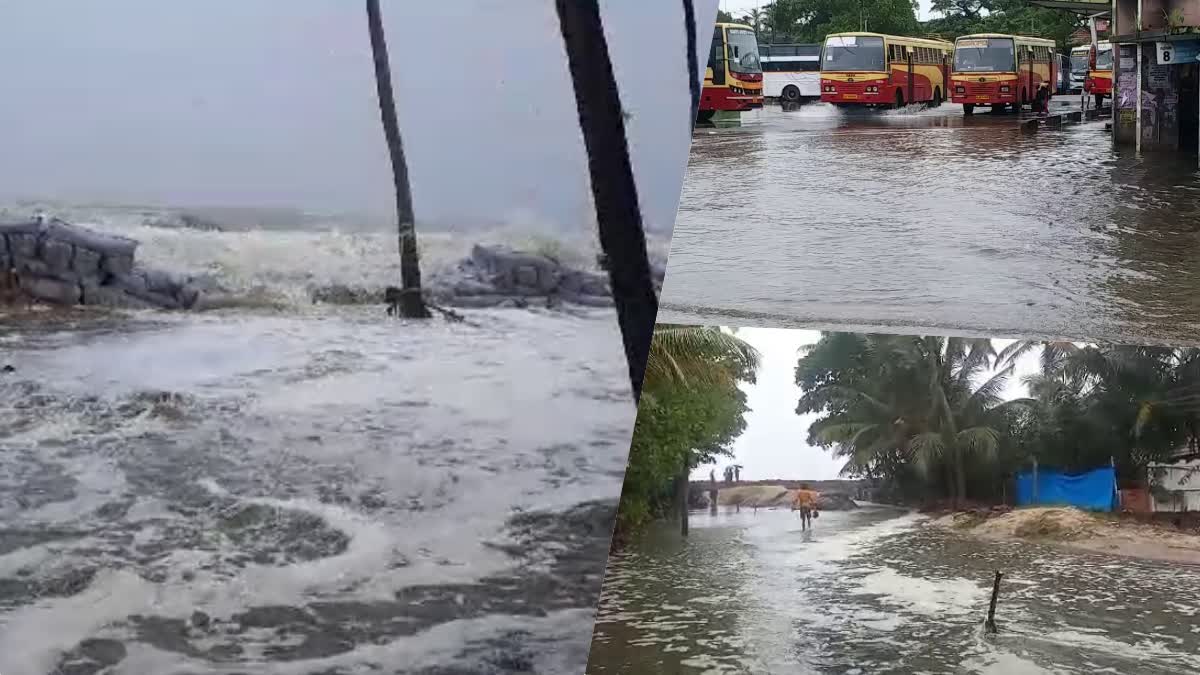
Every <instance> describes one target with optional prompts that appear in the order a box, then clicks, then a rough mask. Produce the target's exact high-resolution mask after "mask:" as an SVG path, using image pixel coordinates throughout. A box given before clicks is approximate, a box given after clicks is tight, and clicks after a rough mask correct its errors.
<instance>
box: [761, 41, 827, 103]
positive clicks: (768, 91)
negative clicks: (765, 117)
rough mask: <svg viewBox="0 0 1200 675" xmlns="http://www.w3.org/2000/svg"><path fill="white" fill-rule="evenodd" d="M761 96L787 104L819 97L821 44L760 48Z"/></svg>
mask: <svg viewBox="0 0 1200 675" xmlns="http://www.w3.org/2000/svg"><path fill="white" fill-rule="evenodd" d="M758 51H759V52H760V54H761V55H762V70H763V97H764V98H777V99H779V100H781V101H787V102H788V103H799V102H801V101H805V100H812V99H819V98H821V45H819V44H808V45H799V44H797V45H760V46H759V48H758Z"/></svg>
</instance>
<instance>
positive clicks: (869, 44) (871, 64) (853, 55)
mask: <svg viewBox="0 0 1200 675" xmlns="http://www.w3.org/2000/svg"><path fill="white" fill-rule="evenodd" d="M885 63H886V62H885V61H884V58H883V38H881V37H872V36H866V37H863V36H835V37H830V38H828V39H826V40H825V49H824V51H823V52H822V54H821V70H829V71H851V72H854V71H859V72H863V71H866V72H871V71H874V72H879V71H883V70H887V66H886V65H885Z"/></svg>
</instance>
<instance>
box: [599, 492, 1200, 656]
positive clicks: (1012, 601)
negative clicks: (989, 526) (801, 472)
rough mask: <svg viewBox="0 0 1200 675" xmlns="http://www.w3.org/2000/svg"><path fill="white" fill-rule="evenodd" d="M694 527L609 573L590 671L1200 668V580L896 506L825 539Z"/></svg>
mask: <svg viewBox="0 0 1200 675" xmlns="http://www.w3.org/2000/svg"><path fill="white" fill-rule="evenodd" d="M691 524H692V531H691V535H690V536H689V537H688V539H687V541H686V542H685V541H681V538H680V536H679V534H678V531H677V527H672V526H671V525H670V524H662V525H661V528H660V529H658V530H655V531H653V532H651V533H649V534H648V535H647V536H646V537H645V538H644V539H643V540H642V541H641V542H640V543H638V544H637V545H636V546H634V547H633V548H632V549H630V550H627V551H625V552H623V553H620V554H616V555H614V556H613V558H612V559H611V560H610V562H609V566H608V572H607V574H606V575H605V579H604V588H603V591H602V593H601V600H600V608H599V612H598V614H597V623H596V635H595V638H594V641H593V643H592V652H591V656H590V659H589V666H588V672H589V673H592V674H596V675H598V674H600V673H609V674H613V673H631V674H632V673H647V672H663V673H680V674H683V673H696V674H700V673H705V674H717V673H779V674H785V673H855V674H859V675H866V674H869V673H894V674H896V675H901V674H904V675H911V674H914V673H928V674H934V673H946V674H951V673H973V674H986V675H1009V674H1023V673H1028V674H1039V675H1042V674H1048V673H1054V674H1059V673H1081V674H1082V673H1087V674H1091V673H1114V674H1117V673H1119V674H1121V675H1143V674H1144V675H1151V674H1163V673H1173V674H1179V675H1183V674H1185V673H1195V672H1197V671H1198V670H1200V626H1197V625H1196V621H1195V619H1196V616H1197V615H1198V613H1200V572H1198V570H1197V568H1195V567H1188V566H1173V565H1168V564H1162V563H1154V562H1143V561H1136V560H1128V559H1122V558H1115V557H1110V556H1105V555H1098V554H1081V553H1072V552H1065V551H1062V550H1059V549H1052V548H1049V547H1045V546H1040V545H1034V544H1028V543H999V542H983V541H979V540H975V539H971V538H968V537H966V536H963V535H961V534H958V533H955V532H950V531H946V530H942V529H939V528H936V527H934V526H932V525H930V524H928V522H927V521H926V519H925V518H923V517H920V516H916V515H913V514H908V513H905V512H903V511H899V510H896V509H892V508H888V507H872V506H868V507H865V508H862V509H859V510H856V511H850V512H833V511H825V512H822V513H821V517H820V519H819V520H817V521H816V522H815V527H814V528H813V532H812V533H803V532H801V530H800V523H799V520H798V519H797V517H796V515H795V514H793V513H791V512H789V511H785V510H778V511H762V510H760V511H759V512H758V513H757V514H755V513H753V512H751V511H742V512H741V513H733V512H728V513H721V514H719V515H717V516H710V515H708V514H707V513H703V512H699V513H694V514H693V515H692V520H691ZM996 570H1000V571H1002V572H1003V573H1004V577H1003V580H1002V583H1001V593H1000V598H999V603H998V607H997V611H996V622H997V624H998V625H999V627H1000V632H999V634H997V635H988V634H986V633H985V631H984V627H983V623H984V619H985V617H986V614H987V607H988V600H989V596H990V593H991V586H992V579H993V573H994V571H996Z"/></svg>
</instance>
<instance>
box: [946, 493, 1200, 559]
mask: <svg viewBox="0 0 1200 675" xmlns="http://www.w3.org/2000/svg"><path fill="white" fill-rule="evenodd" d="M933 522H934V524H935V525H937V526H939V527H945V528H950V529H954V530H957V531H960V532H967V533H969V534H971V535H974V536H978V537H981V538H984V539H990V540H1007V541H1012V540H1024V541H1035V542H1039V543H1045V544H1052V545H1057V546H1065V547H1068V548H1072V549H1077V550H1082V551H1091V552H1094V553H1108V554H1112V555H1119V556H1128V557H1132V558H1141V559H1144V560H1162V561H1166V562H1178V563H1189V564H1194V565H1200V536H1197V535H1195V534H1189V533H1186V532H1181V531H1179V530H1176V529H1172V528H1168V527H1161V526H1158V525H1152V524H1149V523H1143V522H1139V521H1137V520H1134V519H1132V518H1127V517H1122V516H1118V515H1113V514H1096V513H1088V512H1086V511H1081V510H1079V509H1076V508H1071V507H1034V508H1023V509H1016V510H1013V511H1009V512H1007V513H1002V514H998V515H990V514H980V513H975V512H962V513H952V514H948V515H944V516H941V517H940V518H936V519H935V520H934V521H933Z"/></svg>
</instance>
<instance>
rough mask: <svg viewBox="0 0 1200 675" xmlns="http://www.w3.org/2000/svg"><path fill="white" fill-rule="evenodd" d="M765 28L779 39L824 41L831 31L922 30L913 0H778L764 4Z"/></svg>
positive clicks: (908, 32) (899, 32)
mask: <svg viewBox="0 0 1200 675" xmlns="http://www.w3.org/2000/svg"><path fill="white" fill-rule="evenodd" d="M763 13H764V17H763V29H764V30H765V32H766V33H767V34H768V35H769V36H771V38H772V40H773V41H777V42H789V41H795V42H821V41H823V40H824V39H825V36H826V35H829V34H830V33H840V32H846V31H859V30H869V31H873V32H876V33H889V34H893V35H916V34H918V33H919V32H920V24H919V23H918V22H917V12H916V3H915V2H913V1H912V0H775V2H772V3H770V4H768V5H766V6H764V8H763Z"/></svg>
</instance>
